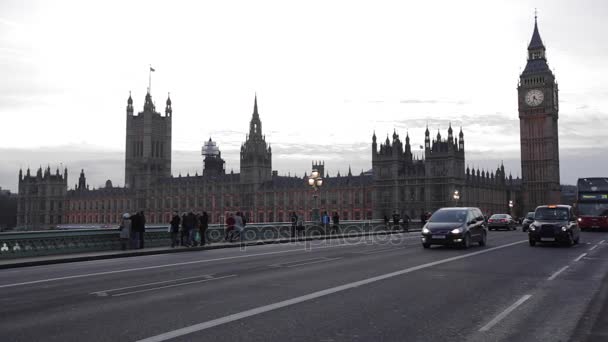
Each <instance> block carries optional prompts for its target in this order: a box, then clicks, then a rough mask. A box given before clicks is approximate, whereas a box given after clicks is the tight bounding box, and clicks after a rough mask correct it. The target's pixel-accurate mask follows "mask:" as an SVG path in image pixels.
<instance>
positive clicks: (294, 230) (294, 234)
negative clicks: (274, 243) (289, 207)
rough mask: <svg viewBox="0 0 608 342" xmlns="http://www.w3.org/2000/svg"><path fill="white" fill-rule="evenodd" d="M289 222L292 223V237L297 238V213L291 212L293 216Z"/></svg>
mask: <svg viewBox="0 0 608 342" xmlns="http://www.w3.org/2000/svg"><path fill="white" fill-rule="evenodd" d="M289 220H290V221H291V237H295V236H296V228H297V224H298V215H297V214H296V212H295V211H292V212H291V215H290V216H289Z"/></svg>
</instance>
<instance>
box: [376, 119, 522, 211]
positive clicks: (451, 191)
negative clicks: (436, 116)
mask: <svg viewBox="0 0 608 342" xmlns="http://www.w3.org/2000/svg"><path fill="white" fill-rule="evenodd" d="M372 166H373V178H374V182H373V201H374V214H373V216H374V217H376V218H381V217H384V216H388V217H390V216H391V215H392V214H393V213H394V212H397V213H399V214H400V215H402V216H403V215H405V214H407V215H408V216H410V217H411V218H418V217H420V214H422V213H426V212H433V211H435V210H437V209H438V208H441V207H449V206H475V207H479V208H480V209H481V210H482V211H483V212H484V213H487V214H492V213H511V214H518V210H517V208H515V209H512V208H510V207H509V201H513V202H512V203H513V204H514V205H515V204H517V203H519V198H520V195H519V194H520V189H519V186H518V184H519V183H520V182H519V180H518V179H516V180H514V179H513V178H512V177H508V178H507V177H506V174H505V169H504V166H502V165H501V166H500V167H498V168H497V169H496V171H495V172H494V171H492V172H490V171H485V170H479V169H478V170H475V169H473V170H471V169H470V168H469V167H467V168H466V169H465V155H464V133H463V132H462V129H461V130H460V133H459V136H458V138H454V135H453V130H452V127H451V126H450V127H449V128H448V135H447V139H442V138H441V134H440V132H438V133H437V137H436V138H435V139H433V140H431V137H430V132H429V130H428V128H427V130H426V132H425V146H424V159H416V158H414V156H413V154H412V148H411V146H410V138H409V135H406V137H405V144H403V142H402V141H401V139H400V138H399V135H398V134H397V133H396V132H395V133H393V136H392V141H391V140H390V139H389V137H388V136H387V137H386V141H385V142H384V143H383V144H380V146H379V148H378V143H377V138H376V135H375V134H374V135H373V137H372ZM455 195H456V196H455Z"/></svg>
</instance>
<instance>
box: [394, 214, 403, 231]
mask: <svg viewBox="0 0 608 342" xmlns="http://www.w3.org/2000/svg"><path fill="white" fill-rule="evenodd" d="M400 220H401V218H400V217H399V214H397V211H396V210H395V211H393V230H397V229H399V221H400Z"/></svg>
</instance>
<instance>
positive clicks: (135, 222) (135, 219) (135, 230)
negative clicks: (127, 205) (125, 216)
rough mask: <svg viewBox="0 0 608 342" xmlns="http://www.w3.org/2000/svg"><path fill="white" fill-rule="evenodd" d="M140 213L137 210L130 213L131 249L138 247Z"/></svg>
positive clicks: (140, 233)
mask: <svg viewBox="0 0 608 342" xmlns="http://www.w3.org/2000/svg"><path fill="white" fill-rule="evenodd" d="M140 227H141V215H140V213H139V212H136V213H135V214H133V215H131V232H132V234H131V238H130V240H131V249H139V241H140V238H139V237H140V235H142V232H141V228H140Z"/></svg>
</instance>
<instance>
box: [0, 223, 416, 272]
mask: <svg viewBox="0 0 608 342" xmlns="http://www.w3.org/2000/svg"><path fill="white" fill-rule="evenodd" d="M419 231H420V229H410V230H408V232H419ZM404 232H405V231H403V230H388V231H378V232H365V233H351V234H335V235H333V234H332V235H316V236H302V237H296V238H282V239H269V240H255V241H246V242H243V243H235V242H232V243H231V242H216V243H212V244H207V245H205V246H202V247H175V248H171V247H169V246H167V247H151V248H144V249H134V250H126V251H122V250H112V251H97V252H86V253H73V254H61V255H46V256H39V257H25V258H15V259H5V260H0V269H6V268H17V267H28V266H41V265H51V264H62V263H68V262H79V261H91V260H103V259H115V258H127V257H135V256H142V255H156V254H169V253H182V252H194V251H203V250H210V249H220V248H235V247H242V246H245V247H246V246H258V245H267V244H277V243H289V242H299V241H311V240H327V239H337V238H342V237H344V238H348V237H360V236H375V235H391V234H401V233H404Z"/></svg>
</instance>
